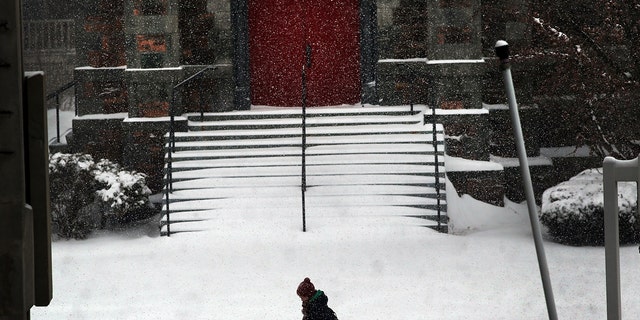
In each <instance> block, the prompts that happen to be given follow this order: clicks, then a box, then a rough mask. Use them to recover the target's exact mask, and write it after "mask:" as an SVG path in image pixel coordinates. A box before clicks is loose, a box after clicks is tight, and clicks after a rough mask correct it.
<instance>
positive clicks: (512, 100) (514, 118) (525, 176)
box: [495, 40, 558, 320]
mask: <svg viewBox="0 0 640 320" xmlns="http://www.w3.org/2000/svg"><path fill="white" fill-rule="evenodd" d="M495 49H496V54H497V56H498V57H499V58H500V67H501V69H502V75H503V78H504V85H505V89H506V91H507V99H508V101H509V111H510V113H511V123H512V126H513V135H514V137H515V143H516V150H517V152H518V159H519V160H520V174H521V175H522V184H523V186H524V189H525V195H526V199H527V208H528V210H529V220H530V221H531V231H532V233H533V241H534V243H535V246H536V253H537V255H538V266H539V268H540V276H541V278H542V285H543V288H544V294H545V299H546V302H547V312H548V314H549V319H551V320H557V319H558V314H557V312H556V306H555V300H554V298H553V290H552V289H551V280H550V278H549V268H548V266H547V258H546V255H545V252H544V244H543V242H542V233H541V232H540V223H539V221H538V214H537V208H536V200H535V196H534V193H533V185H532V183H531V173H530V172H529V163H528V160H527V152H526V149H525V146H524V136H523V134H522V126H521V125H520V115H519V114H518V103H517V102H516V94H515V89H514V88H513V79H512V78H511V65H510V63H509V44H508V43H507V42H506V41H502V40H501V41H498V42H497V43H496V46H495Z"/></svg>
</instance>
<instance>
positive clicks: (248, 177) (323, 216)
mask: <svg viewBox="0 0 640 320" xmlns="http://www.w3.org/2000/svg"><path fill="white" fill-rule="evenodd" d="M422 111H423V110H421V109H419V108H416V109H414V110H413V111H411V110H409V109H408V107H400V108H397V107H364V108H310V109H308V112H307V119H306V123H307V125H308V127H307V130H306V132H307V135H306V146H307V147H306V149H305V154H306V156H305V163H306V166H305V169H306V170H305V172H306V179H305V182H306V192H305V193H304V199H305V204H306V206H305V210H306V211H307V212H308V213H310V219H312V220H313V219H316V220H315V222H318V223H319V222H320V221H323V225H331V223H330V222H328V221H331V220H332V219H333V220H336V221H340V222H339V223H347V222H349V223H355V222H356V221H357V223H358V224H361V225H371V224H372V223H373V224H375V223H385V224H389V223H391V224H394V225H395V224H397V225H398V226H426V227H431V228H434V229H439V230H441V231H446V222H447V218H446V199H445V197H444V194H445V192H444V185H445V183H444V170H443V169H444V163H443V161H444V157H443V151H444V145H443V141H444V137H443V130H442V126H441V125H436V126H435V127H434V126H432V125H429V124H427V125H425V124H424V123H423V120H422V119H423V115H422ZM300 117H301V110H300V109H295V108H283V109H268V110H259V111H257V110H252V111H236V112H228V113H209V114H204V117H203V118H201V117H200V115H188V118H189V132H177V133H176V135H175V141H176V142H175V149H174V150H175V151H174V152H173V153H172V154H171V160H170V166H169V159H168V160H167V169H166V170H167V173H169V172H170V173H171V175H167V179H168V178H169V177H171V181H172V184H171V185H172V188H173V189H172V190H173V191H172V192H171V193H169V202H168V203H166V201H165V207H164V211H165V215H164V217H163V221H162V225H161V228H162V232H163V233H165V234H166V233H167V231H168V229H169V228H168V227H170V231H171V233H175V232H187V231H206V230H208V229H210V228H212V227H214V226H215V221H216V220H217V219H222V218H225V219H234V218H238V217H244V218H246V217H247V216H251V215H253V214H257V213H259V217H260V218H261V219H264V218H265V217H264V216H265V215H267V216H268V217H269V219H287V220H289V219H298V218H296V217H297V216H299V214H300V211H301V207H302V187H301V186H302V159H303V158H302V129H301V127H300V125H301V118H300ZM201 120H204V121H201ZM434 138H435V141H434ZM169 168H170V169H169ZM167 207H168V209H169V210H168V212H169V214H168V215H167V214H166V213H167ZM256 212H257V213H256ZM317 219H320V220H317ZM169 223H170V226H168V224H169Z"/></svg>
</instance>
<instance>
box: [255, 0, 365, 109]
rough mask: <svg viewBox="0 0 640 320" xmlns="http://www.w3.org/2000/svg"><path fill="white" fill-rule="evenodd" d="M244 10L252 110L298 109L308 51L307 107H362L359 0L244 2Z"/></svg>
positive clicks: (260, 0)
mask: <svg viewBox="0 0 640 320" xmlns="http://www.w3.org/2000/svg"><path fill="white" fill-rule="evenodd" d="M247 9H248V29H249V30H248V33H249V39H248V40H249V41H248V42H249V44H248V46H249V48H248V49H249V50H248V51H249V52H248V53H249V65H250V69H249V78H250V94H251V103H252V104H253V105H271V106H300V105H301V96H302V76H301V75H302V67H303V64H304V63H305V58H306V57H305V47H306V46H307V45H309V46H310V47H311V67H310V68H309V69H307V70H308V71H307V82H306V84H307V104H308V105H309V106H328V105H340V104H353V103H357V102H360V101H361V91H362V90H361V74H360V73H361V72H360V71H361V52H360V45H361V39H360V33H361V22H360V1H359V0H248V8H247Z"/></svg>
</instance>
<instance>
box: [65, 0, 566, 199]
mask: <svg viewBox="0 0 640 320" xmlns="http://www.w3.org/2000/svg"><path fill="white" fill-rule="evenodd" d="M323 1H324V2H323ZM325 2H326V3H325ZM300 4H303V5H304V6H305V8H306V9H304V10H303V9H295V10H294V9H292V8H293V6H294V5H296V6H300ZM336 4H340V5H344V6H345V7H344V10H342V9H340V10H336V11H335V12H336V13H335V14H334V15H338V16H340V17H337V18H333V17H332V18H330V19H337V20H335V21H333V20H330V22H331V24H338V25H339V24H341V23H344V24H348V25H349V26H351V27H353V26H354V25H355V29H350V30H355V37H351V38H349V37H350V34H343V33H344V31H341V30H338V29H334V31H332V32H334V33H336V36H338V33H340V34H339V36H344V37H345V39H353V40H349V41H356V43H355V45H354V46H352V47H351V48H353V50H354V51H353V52H354V53H353V54H354V55H357V56H356V57H355V58H354V59H356V64H355V66H356V67H355V68H356V69H355V70H354V69H351V70H352V71H351V72H353V73H355V74H357V75H358V76H357V77H356V78H353V79H352V80H349V81H352V83H347V84H346V85H347V86H350V87H354V88H357V91H356V95H359V97H357V96H356V98H358V99H357V101H359V102H361V103H363V104H372V105H399V104H424V105H428V106H435V107H436V109H437V110H438V112H436V113H435V115H428V116H427V118H426V121H432V120H433V118H434V117H435V120H436V121H437V122H440V123H443V124H444V126H445V133H446V136H447V139H446V149H447V150H446V152H447V154H448V155H449V156H453V157H460V158H465V159H471V160H480V161H487V162H488V161H494V162H499V163H500V162H503V163H504V170H495V169H489V170H486V171H482V170H481V171H474V172H472V171H464V170H462V171H457V172H455V171H450V172H448V175H449V178H450V180H451V181H452V182H453V183H454V185H455V187H456V189H457V190H458V191H459V192H461V193H468V194H471V195H473V196H474V197H476V198H478V199H481V200H484V201H487V202H491V203H496V204H501V203H502V199H503V195H504V194H507V195H508V196H509V197H510V198H512V199H513V200H522V199H523V196H522V194H521V193H520V191H519V190H521V188H520V187H519V182H518V176H519V174H518V170H517V169H518V167H517V165H516V166H513V165H511V164H510V163H511V161H510V160H509V159H512V158H513V157H514V156H515V155H514V152H515V147H514V146H513V141H512V139H511V138H510V137H511V131H510V127H509V119H508V116H507V112H506V111H505V109H504V108H501V107H499V106H495V105H500V104H504V103H505V100H506V99H505V98H504V93H503V89H502V88H503V85H502V83H501V76H500V74H499V70H498V66H497V62H496V61H495V59H494V58H492V57H493V44H494V43H495V41H496V40H498V39H507V40H509V41H510V42H511V43H512V47H513V49H514V50H517V48H518V47H519V46H524V45H526V44H527V41H529V38H530V30H529V29H528V28H529V27H528V25H529V24H527V23H526V22H525V21H518V20H515V19H516V18H514V17H518V16H522V15H510V14H508V13H509V12H520V11H526V10H529V9H528V1H527V0H518V1H507V0H487V1H479V0H427V1H425V0H341V1H339V2H335V1H333V2H332V1H330V0H318V1H310V0H303V1H293V0H281V1H264V0H263V1H258V0H87V1H84V2H83V5H82V6H79V8H78V11H79V12H78V15H77V17H76V19H75V41H76V48H75V52H76V63H75V66H76V68H75V70H74V77H75V80H77V81H78V84H77V87H76V92H77V95H76V101H77V111H78V115H79V117H78V118H77V119H76V120H74V124H73V133H72V135H70V136H69V137H68V141H69V146H70V149H71V150H73V151H78V152H80V151H82V152H89V153H92V154H94V155H95V156H97V157H107V158H110V159H112V160H114V161H117V162H120V163H123V164H125V165H126V166H128V167H130V168H132V169H136V170H139V171H142V172H145V173H147V174H149V175H150V177H151V187H152V189H153V190H154V191H159V190H160V189H161V178H162V170H163V169H162V168H163V154H164V151H163V143H164V138H163V136H164V134H165V133H166V132H167V131H168V125H169V124H168V118H167V116H168V115H169V114H170V112H172V110H173V113H174V114H175V115H181V114H183V113H185V112H194V111H199V110H203V111H229V110H246V109H249V108H250V107H251V105H252V104H254V103H255V101H253V100H254V99H253V98H255V99H257V98H256V97H257V96H258V91H257V89H256V87H258V86H259V82H258V81H257V80H256V79H258V78H259V77H261V76H263V74H264V73H263V74H260V73H259V72H258V73H256V71H255V69H256V68H258V67H257V62H256V61H259V60H260V59H261V58H260V57H259V56H257V55H256V52H255V51H252V50H251V48H252V46H253V47H256V46H265V45H268V42H269V41H270V40H268V41H266V44H265V41H264V39H261V38H260V37H257V36H256V34H257V31H256V30H260V31H265V30H263V28H269V26H270V25H278V26H279V27H278V28H281V25H280V23H283V22H282V21H285V23H289V22H291V23H297V22H296V21H298V20H299V19H300V18H299V17H303V18H302V21H303V22H304V21H307V22H305V23H309V24H310V25H314V26H315V25H318V26H322V21H319V22H318V21H314V22H308V21H312V20H313V17H315V16H317V15H318V16H319V14H320V13H318V12H317V11H315V13H314V11H313V10H321V11H322V10H326V9H327V8H329V7H328V6H330V5H336ZM270 6H273V7H270ZM278 6H280V7H278ZM314 6H315V7H314ZM274 8H275V9H274ZM313 8H315V9H313ZM353 8H355V11H354V10H353ZM333 9H335V8H332V10H333ZM269 10H271V11H269ZM274 10H275V11H274ZM296 10H298V11H296ZM274 12H275V13H274ZM283 12H284V13H283ZM310 12H311V13H310ZM274 14H277V17H278V19H273V18H272V17H270V15H274ZM283 14H284V16H282V15H283ZM286 14H289V15H290V17H288V18H287V16H286ZM488 15H489V16H491V17H492V19H491V24H487V23H486V21H487V20H488V19H487V16H488ZM269 19H271V20H269ZM304 26H306V27H305V28H306V29H300V27H296V26H294V28H298V29H296V30H298V31H297V32H301V34H302V37H306V39H307V42H308V44H309V47H312V48H310V51H311V50H313V53H310V55H313V60H314V63H316V62H315V61H317V60H321V59H324V58H325V57H324V56H322V54H323V53H322V52H321V50H319V49H318V46H319V45H318V44H319V43H327V42H326V41H327V40H326V38H327V37H329V38H330V37H331V34H327V33H322V32H321V31H318V32H316V31H314V30H311V29H313V28H314V27H309V25H308V24H305V25H304ZM324 27H326V23H325V26H324ZM351 27H350V28H351ZM318 28H320V27H318ZM274 29H276V28H274ZM320 29H321V28H320ZM347 29H348V28H347ZM300 30H303V31H300ZM267 31H269V30H267ZM280 31H282V32H285V31H286V30H284V29H283V30H273V32H266V33H265V34H267V35H273V34H276V35H277V34H278V33H281V32H280ZM310 34H311V35H310ZM261 37H262V36H261ZM292 37H300V35H299V34H293V35H292ZM315 37H317V38H315ZM276 40H277V39H276ZM274 41H275V40H274ZM278 41H279V40H278ZM322 41H325V42H322ZM296 50H297V49H296ZM293 51H294V53H293V54H294V57H293V59H291V64H294V65H295V64H296V63H301V62H298V61H303V60H304V54H305V53H304V52H305V51H304V48H303V47H301V48H300V50H298V51H295V50H293ZM295 52H299V55H298V53H295ZM344 60H347V59H344ZM330 63H331V64H335V63H336V62H335V61H332V62H330ZM337 63H341V62H340V61H338V62H337ZM252 64H254V65H252ZM205 66H213V69H211V70H208V71H206V72H204V73H203V76H202V77H200V78H198V79H197V80H196V81H194V82H193V83H190V84H189V85H187V86H185V87H183V88H180V90H176V91H175V92H174V90H173V86H174V85H175V84H177V83H178V82H180V81H181V80H183V79H185V78H187V77H189V76H190V75H193V74H195V73H196V72H198V71H200V70H202V69H203V68H204V67H205ZM252 66H253V68H252ZM348 67H350V68H352V67H353V65H350V66H348ZM345 68H346V67H345ZM534 68H535V66H530V67H527V66H524V67H515V68H514V73H515V76H514V78H515V79H516V80H518V79H524V78H525V77H524V76H525V75H526V74H527V73H528V72H531V70H532V69H534ZM520 75H522V77H520ZM516 86H517V89H518V93H519V97H518V98H519V102H520V103H521V105H522V106H523V109H522V111H521V113H522V114H521V115H522V117H523V123H524V124H525V133H527V132H528V131H527V128H531V125H532V124H535V122H536V119H537V118H536V117H538V116H539V114H538V111H537V108H536V107H535V106H534V105H532V104H531V103H530V101H531V97H530V94H529V93H530V92H531V90H529V89H528V88H529V86H530V84H529V83H528V82H527V81H518V82H517V83H516ZM327 91H329V90H327ZM174 93H175V94H174ZM345 99H346V98H345ZM349 99H353V98H352V97H351V98H349ZM180 125H181V126H184V123H181V124H180ZM526 138H527V141H526V144H527V146H529V148H528V149H527V153H528V156H530V157H534V158H535V157H540V154H539V149H540V148H539V147H540V146H539V145H538V143H537V139H536V137H535V134H527V135H526ZM534 163H535V164H536V165H535V168H532V172H533V174H534V180H536V181H538V183H537V188H536V189H537V192H538V195H539V194H540V193H541V190H544V189H545V188H546V187H547V186H549V185H551V184H553V183H554V182H555V181H554V179H553V176H554V170H556V169H554V168H553V166H552V165H551V160H549V161H538V162H534ZM491 168H495V167H494V166H491Z"/></svg>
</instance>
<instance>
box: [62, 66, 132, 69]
mask: <svg viewBox="0 0 640 320" xmlns="http://www.w3.org/2000/svg"><path fill="white" fill-rule="evenodd" d="M126 68H127V66H118V67H101V68H96V67H90V66H83V67H77V68H75V69H76V70H124V69H126Z"/></svg>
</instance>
